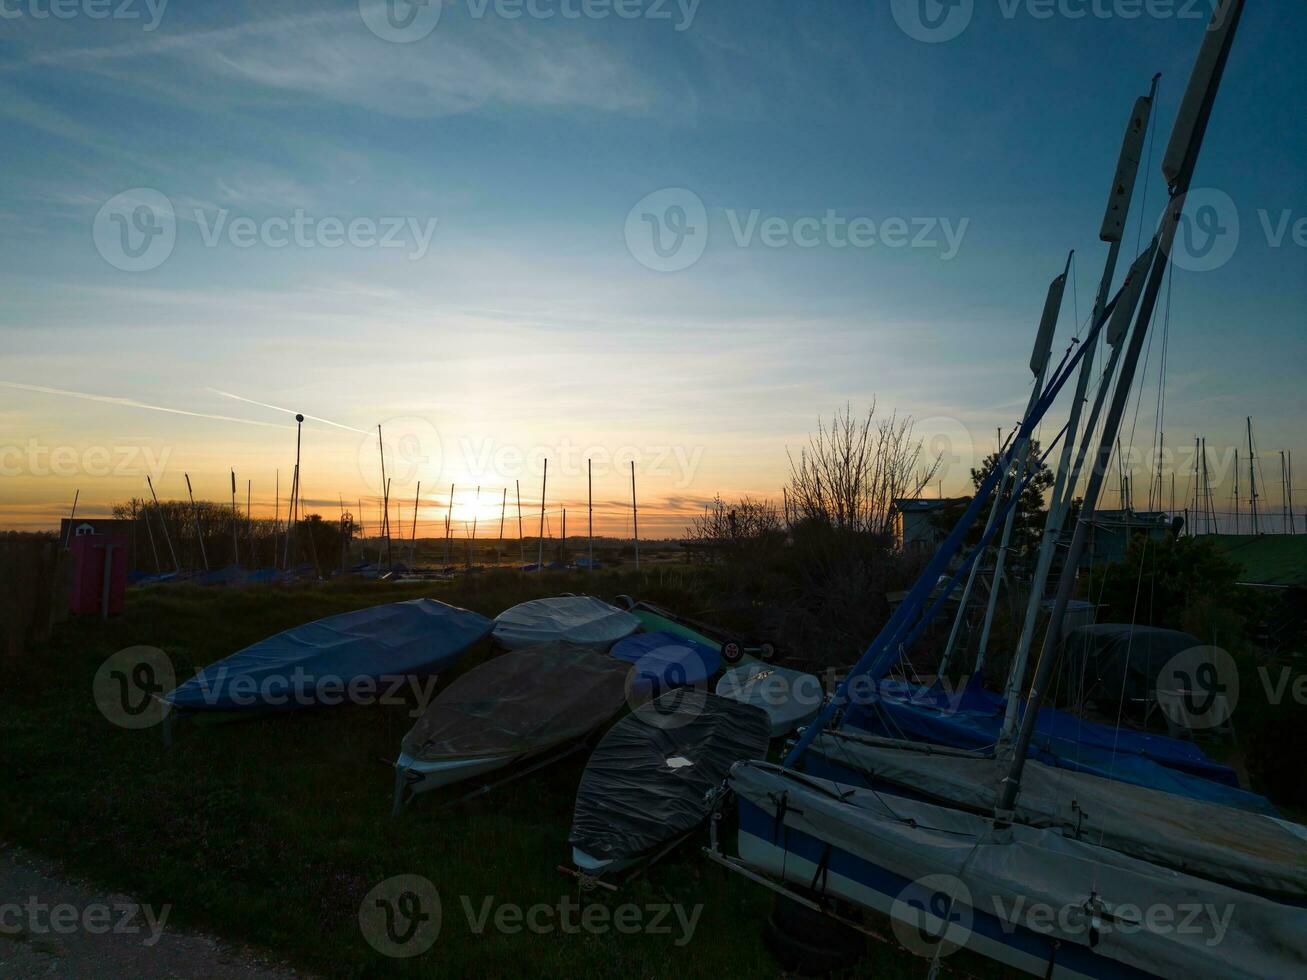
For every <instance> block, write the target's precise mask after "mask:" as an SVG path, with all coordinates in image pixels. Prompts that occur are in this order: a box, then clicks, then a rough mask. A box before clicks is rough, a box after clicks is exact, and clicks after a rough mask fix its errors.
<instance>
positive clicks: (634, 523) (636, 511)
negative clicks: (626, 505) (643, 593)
mask: <svg viewBox="0 0 1307 980" xmlns="http://www.w3.org/2000/svg"><path fill="white" fill-rule="evenodd" d="M631 532H632V534H633V535H634V536H635V570H636V571H637V572H638V571H639V570H640V508H639V507H637V506H636V503H635V460H631Z"/></svg>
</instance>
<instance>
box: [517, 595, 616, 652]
mask: <svg viewBox="0 0 1307 980" xmlns="http://www.w3.org/2000/svg"><path fill="white" fill-rule="evenodd" d="M639 628H640V621H639V620H638V619H636V618H635V617H634V616H632V615H631V614H630V613H629V612H626V611H625V610H623V609H618V608H617V607H616V606H610V605H609V604H608V603H606V602H604V601H603V600H602V599H596V598H595V597H594V596H590V595H564V596H555V597H553V598H549V599H532V600H531V601H530V602H522V603H518V604H517V605H516V606H513V607H512V608H511V609H505V610H504V611H503V612H501V613H500V614H499V615H498V616H496V617H495V633H494V636H495V639H496V640H498V641H499V642H500V643H501V644H503V645H504V646H506V647H508V649H510V650H520V649H521V648H522V647H528V646H535V645H536V644H539V643H552V642H554V641H562V642H564V643H574V644H579V645H582V646H587V647H593V648H594V649H596V650H601V651H606V650H607V649H608V648H609V647H611V646H612V645H613V644H614V643H616V642H617V641H618V640H620V639H622V638H623V637H626V636H630V635H631V634H632V633H634V632H635V631H636V630H638V629H639Z"/></svg>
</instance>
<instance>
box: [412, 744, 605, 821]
mask: <svg viewBox="0 0 1307 980" xmlns="http://www.w3.org/2000/svg"><path fill="white" fill-rule="evenodd" d="M589 744H590V739H588V738H583V739H580V740H579V741H577V742H574V743H573V744H571V745H568V746H566V747H564V748H563V749H560V750H559V751H558V752H555V753H554V754H553V755H548V756H545V757H544V758H543V759H539V760H537V761H536V762H534V763H532V764H531V765H529V766H527V767H526V768H525V769H521V770H519V771H517V772H515V773H512V774H511V775H508V776H505V777H504V778H503V779H499V780H496V781H495V782H493V783H486V784H485V785H484V786H480V787H478V788H477V789H474V790H472V792H470V793H467V794H465V795H463V796H460V797H458V798H457V799H453V800H450V801H449V802H447V803H442V804H441V805H440V806H438V807H437V808H436V809H437V810H448V809H451V808H452V807H456V806H458V805H460V804H462V803H467V802H468V801H469V800H475V799H477V798H478V797H481V796H486V795H487V794H489V793H493V792H494V791H495V790H497V789H499V788H500V787H501V786H507V785H508V784H509V783H515V782H517V781H518V780H519V779H522V778H524V777H526V776H530V775H531V774H532V773H535V772H539V771H540V770H541V769H544V768H545V767H546V766H552V765H553V764H554V763H555V762H561V761H562V760H563V759H566V758H567V757H568V756H570V755H575V754H576V753H577V752H580V751H581V750H583V749H585V748H586V747H587V746H588V745H589Z"/></svg>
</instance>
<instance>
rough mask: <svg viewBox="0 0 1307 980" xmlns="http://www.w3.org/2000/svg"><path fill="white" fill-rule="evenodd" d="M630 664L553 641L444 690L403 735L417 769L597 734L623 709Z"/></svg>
mask: <svg viewBox="0 0 1307 980" xmlns="http://www.w3.org/2000/svg"><path fill="white" fill-rule="evenodd" d="M627 670H628V665H627V664H624V663H622V662H621V661H617V660H612V659H610V658H608V657H606V656H603V655H602V654H598V653H596V652H595V651H594V650H593V649H591V648H590V647H586V646H578V645H576V644H572V643H562V642H556V643H551V644H546V645H542V646H537V647H528V648H526V649H524V650H513V651H510V652H508V653H506V654H504V655H503V656H500V657H495V658H494V659H493V660H488V661H486V662H485V663H483V664H480V665H479V666H477V667H475V668H473V669H472V670H470V671H468V672H467V673H466V674H464V675H462V676H461V677H459V678H457V679H456V680H455V681H454V682H453V683H452V684H450V685H449V687H447V688H445V690H443V691H441V692H440V694H438V695H437V696H436V699H435V700H434V701H432V702H431V704H430V705H428V707H427V710H426V711H425V712H424V713H423V715H422V717H421V718H419V719H418V723H417V724H416V725H414V726H413V728H412V730H411V731H410V732H409V733H408V734H407V735H405V736H404V743H403V751H404V754H405V755H408V756H410V757H412V758H413V759H416V760H419V761H422V762H435V761H439V760H447V759H468V758H477V757H485V756H504V755H512V756H523V755H532V754H534V753H536V752H540V751H544V750H545V749H548V748H551V747H553V746H555V745H561V744H563V743H565V742H570V741H571V740H573V739H576V738H580V737H581V736H583V735H587V734H589V733H590V732H592V731H594V730H595V729H596V728H598V727H599V726H600V725H602V724H603V723H604V722H606V721H608V720H609V719H610V718H612V717H613V715H615V714H617V712H618V711H620V710H621V709H622V706H623V705H624V704H625V701H626V699H625V690H626V674H627Z"/></svg>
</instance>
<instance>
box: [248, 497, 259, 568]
mask: <svg viewBox="0 0 1307 980" xmlns="http://www.w3.org/2000/svg"><path fill="white" fill-rule="evenodd" d="M253 496H254V481H253V480H246V481H245V544H246V547H248V548H249V552H250V567H251V568H257V567H258V564H259V555H258V552H256V551H255V550H254V520H253V518H252V517H251V513H250V503H251V500H252V498H253Z"/></svg>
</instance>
